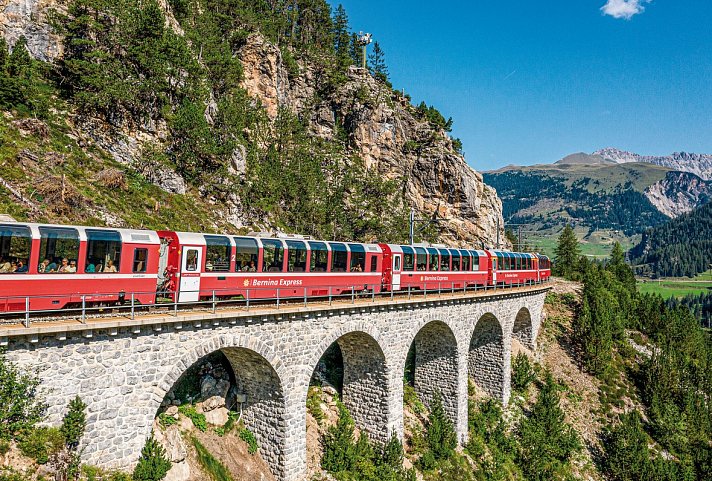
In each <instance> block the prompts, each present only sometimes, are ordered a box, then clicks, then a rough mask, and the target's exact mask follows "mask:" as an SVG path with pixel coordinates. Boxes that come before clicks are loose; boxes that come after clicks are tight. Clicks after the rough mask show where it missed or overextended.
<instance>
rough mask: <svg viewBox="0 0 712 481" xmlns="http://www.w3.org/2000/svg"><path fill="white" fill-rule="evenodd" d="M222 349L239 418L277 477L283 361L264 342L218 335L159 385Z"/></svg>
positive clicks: (281, 451) (281, 452)
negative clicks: (232, 378) (240, 397)
mask: <svg viewBox="0 0 712 481" xmlns="http://www.w3.org/2000/svg"><path fill="white" fill-rule="evenodd" d="M215 351H221V352H222V353H223V354H224V355H225V357H226V358H227V360H228V361H229V363H230V366H231V367H232V370H233V373H234V375H235V380H236V382H237V392H238V393H239V394H244V395H245V397H246V400H245V402H244V403H243V404H242V420H243V421H244V423H245V425H246V426H247V427H248V428H249V429H250V430H251V431H252V432H253V433H254V434H255V437H256V438H257V442H258V443H259V445H260V453H261V455H262V457H263V458H264V459H265V460H266V461H267V462H268V463H269V465H270V467H271V468H272V471H273V473H274V474H275V475H276V476H277V477H278V478H283V477H284V467H285V459H284V458H285V451H286V441H287V422H286V414H287V412H286V411H287V409H286V397H285V392H284V389H283V381H282V379H284V378H285V376H284V373H283V372H280V371H283V367H282V363H281V362H279V360H278V359H277V358H276V356H275V355H274V353H273V352H272V351H271V349H269V348H268V347H267V346H266V345H265V344H264V343H262V342H261V341H259V340H258V339H255V338H252V337H249V336H219V337H216V338H213V339H211V340H210V341H207V342H205V343H203V344H201V345H199V346H197V347H196V348H194V349H191V350H189V351H188V352H187V353H186V354H185V355H184V356H183V357H182V358H181V360H180V361H179V362H178V363H177V364H176V366H175V367H174V368H173V370H172V371H171V372H170V373H168V374H167V375H166V376H165V378H164V380H163V381H162V382H161V383H160V384H159V389H160V391H162V392H163V395H165V392H167V391H168V390H169V389H171V388H172V385H173V383H175V382H176V381H177V380H178V379H179V378H180V376H181V374H182V373H183V372H185V371H186V370H187V369H188V368H190V367H191V366H192V365H193V364H195V363H196V362H198V361H199V360H200V359H202V358H203V357H205V356H207V355H208V354H211V353H213V352H215Z"/></svg>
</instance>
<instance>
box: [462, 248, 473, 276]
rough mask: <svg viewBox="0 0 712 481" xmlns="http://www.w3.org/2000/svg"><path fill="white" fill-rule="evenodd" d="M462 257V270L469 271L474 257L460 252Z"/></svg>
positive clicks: (465, 252)
mask: <svg viewBox="0 0 712 481" xmlns="http://www.w3.org/2000/svg"><path fill="white" fill-rule="evenodd" d="M460 256H461V257H462V270H463V271H469V270H470V264H472V256H471V255H470V253H469V252H467V251H465V250H462V251H460Z"/></svg>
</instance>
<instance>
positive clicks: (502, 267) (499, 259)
mask: <svg viewBox="0 0 712 481" xmlns="http://www.w3.org/2000/svg"><path fill="white" fill-rule="evenodd" d="M503 260H504V255H502V253H501V252H497V264H496V267H497V269H498V270H502V271H503V270H505V269H506V267H505V265H504V263H503V262H502V261H503Z"/></svg>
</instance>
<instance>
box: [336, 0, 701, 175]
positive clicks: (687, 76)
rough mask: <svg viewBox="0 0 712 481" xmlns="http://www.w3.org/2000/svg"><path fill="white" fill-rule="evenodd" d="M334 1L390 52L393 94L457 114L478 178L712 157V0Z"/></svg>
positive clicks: (459, 132) (455, 131) (456, 126)
mask: <svg viewBox="0 0 712 481" xmlns="http://www.w3.org/2000/svg"><path fill="white" fill-rule="evenodd" d="M331 3H332V5H334V6H335V5H338V3H342V4H343V5H344V7H345V8H346V10H347V12H348V14H349V19H350V24H351V28H352V29H353V30H356V31H359V30H363V31H367V32H371V33H372V34H373V36H374V39H376V40H377V41H378V42H379V43H380V44H381V46H382V48H383V50H384V51H385V54H386V61H387V64H388V67H389V70H390V76H391V80H392V82H393V84H394V87H396V88H398V89H400V88H405V90H406V92H408V93H410V95H411V96H412V97H413V101H414V102H416V103H419V102H420V101H421V100H425V101H426V102H427V103H428V104H432V105H434V106H435V107H437V108H438V109H439V110H440V111H441V112H442V113H443V115H444V116H445V117H446V118H447V117H452V118H453V120H454V122H455V123H454V128H453V135H454V136H456V137H459V138H461V139H462V142H463V144H464V151H465V155H466V158H467V161H468V162H469V163H470V165H472V166H473V167H475V168H476V169H477V170H487V169H493V168H498V167H501V166H504V165H507V164H534V163H542V162H545V163H548V162H553V161H556V160H558V159H560V158H561V157H563V156H565V155H567V154H570V153H574V152H581V151H583V152H592V151H594V150H597V149H599V148H603V147H618V148H621V149H625V150H631V151H634V152H637V153H640V154H669V153H672V152H673V151H680V150H683V151H687V152H698V153H712V28H711V27H710V25H712V1H710V0H653V1H652V2H650V1H646V0H548V1H547V0H545V1H534V0H499V1H497V0H487V1H485V0H471V1H461V0H452V1H439V2H431V1H418V0H416V1H408V2H406V1H403V0H390V1H389V0H380V1H378V0H342V1H341V2H339V1H335V0H331ZM604 4H606V5H605V9H602V7H604Z"/></svg>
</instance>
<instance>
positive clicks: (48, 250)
mask: <svg viewBox="0 0 712 481" xmlns="http://www.w3.org/2000/svg"><path fill="white" fill-rule="evenodd" d="M78 257H79V233H78V232H77V231H76V230H75V229H66V228H58V227H40V259H42V264H43V265H44V266H45V268H44V270H42V272H59V273H64V274H71V273H74V272H77V258H78ZM45 261H46V262H45Z"/></svg>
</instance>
